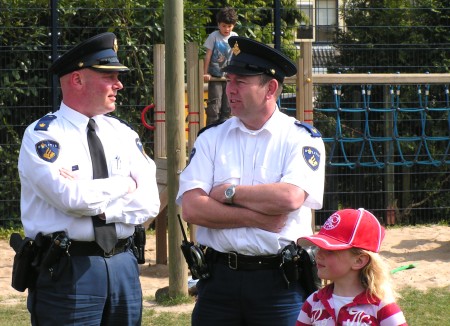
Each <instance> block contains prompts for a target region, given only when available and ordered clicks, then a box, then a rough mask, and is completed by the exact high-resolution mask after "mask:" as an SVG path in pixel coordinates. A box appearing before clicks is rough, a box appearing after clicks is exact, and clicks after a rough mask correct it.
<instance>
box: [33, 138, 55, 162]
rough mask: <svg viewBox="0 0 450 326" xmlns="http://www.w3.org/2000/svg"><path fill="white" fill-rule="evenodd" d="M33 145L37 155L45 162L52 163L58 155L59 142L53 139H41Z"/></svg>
mask: <svg viewBox="0 0 450 326" xmlns="http://www.w3.org/2000/svg"><path fill="white" fill-rule="evenodd" d="M35 146H36V153H37V155H38V156H39V157H40V158H41V159H43V160H44V161H46V162H50V163H53V162H55V161H56V159H57V158H58V156H59V143H58V142H56V141H54V140H49V139H45V140H41V141H40V142H38V143H37V144H36V145H35Z"/></svg>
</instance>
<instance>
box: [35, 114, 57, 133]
mask: <svg viewBox="0 0 450 326" xmlns="http://www.w3.org/2000/svg"><path fill="white" fill-rule="evenodd" d="M55 119H56V115H54V114H47V115H46V116H43V117H42V118H41V119H40V120H39V121H38V122H37V123H36V126H34V130H42V131H47V129H48V126H49V125H50V123H52V121H53V120H55Z"/></svg>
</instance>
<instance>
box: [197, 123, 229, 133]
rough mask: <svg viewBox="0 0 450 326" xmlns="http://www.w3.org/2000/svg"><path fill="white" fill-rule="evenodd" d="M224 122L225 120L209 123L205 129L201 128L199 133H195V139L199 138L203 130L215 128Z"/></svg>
mask: <svg viewBox="0 0 450 326" xmlns="http://www.w3.org/2000/svg"><path fill="white" fill-rule="evenodd" d="M225 121H226V120H220V121H218V122H214V123H211V124H210V125H207V126H206V127H203V128H202V129H200V130H199V132H198V133H197V137H198V136H200V134H201V133H202V132H204V131H205V130H208V129H209V128H212V127H217V126H219V125H221V124H222V123H224V122H225Z"/></svg>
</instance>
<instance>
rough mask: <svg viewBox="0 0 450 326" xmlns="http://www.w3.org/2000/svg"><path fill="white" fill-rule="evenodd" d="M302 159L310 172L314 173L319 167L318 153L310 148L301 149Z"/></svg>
mask: <svg viewBox="0 0 450 326" xmlns="http://www.w3.org/2000/svg"><path fill="white" fill-rule="evenodd" d="M302 152H303V158H304V159H305V162H306V164H307V165H308V166H309V167H310V168H311V170H313V171H316V170H317V169H318V168H319V165H320V152H319V151H318V150H317V149H315V148H314V147H311V146H305V147H303V149H302Z"/></svg>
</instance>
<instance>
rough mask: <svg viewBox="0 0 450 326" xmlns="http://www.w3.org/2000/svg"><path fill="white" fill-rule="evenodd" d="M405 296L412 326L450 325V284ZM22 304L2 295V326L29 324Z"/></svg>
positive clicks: (155, 319) (149, 320)
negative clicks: (14, 302)
mask: <svg viewBox="0 0 450 326" xmlns="http://www.w3.org/2000/svg"><path fill="white" fill-rule="evenodd" d="M400 294H401V295H402V299H400V300H399V301H398V304H399V305H400V307H401V308H402V310H403V313H404V314H405V317H406V321H407V322H408V325H410V326H421V325H427V326H442V325H450V315H449V314H448V310H447V309H448V303H449V302H450V287H445V288H433V289H429V290H428V291H426V292H423V291H419V290H417V289H414V288H405V289H403V290H401V291H400ZM192 300H193V298H192V297H178V298H173V299H170V298H164V300H160V301H161V302H158V304H160V305H165V306H174V305H179V304H183V303H190V302H192ZM18 301H19V303H17V304H11V297H8V298H0V325H2V326H3V325H5V326H6V325H14V326H28V325H30V316H29V314H28V311H27V308H26V300H25V298H23V297H22V298H19V299H18ZM190 324H191V313H176V312H175V313H174V312H157V311H156V310H155V309H153V308H144V311H143V314H142V325H150V326H184V325H186V326H188V325H190Z"/></svg>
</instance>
